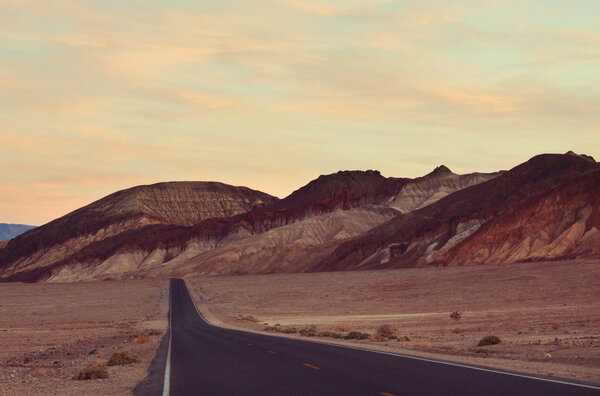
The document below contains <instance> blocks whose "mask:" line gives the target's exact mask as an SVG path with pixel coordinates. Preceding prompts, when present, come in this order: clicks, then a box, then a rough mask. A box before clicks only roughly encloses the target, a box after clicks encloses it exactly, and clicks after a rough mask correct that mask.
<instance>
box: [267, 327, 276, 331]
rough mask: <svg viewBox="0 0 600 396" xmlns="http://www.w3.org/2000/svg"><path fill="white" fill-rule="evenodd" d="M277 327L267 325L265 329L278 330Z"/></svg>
mask: <svg viewBox="0 0 600 396" xmlns="http://www.w3.org/2000/svg"><path fill="white" fill-rule="evenodd" d="M277 330H278V329H277V327H275V326H265V331H277Z"/></svg>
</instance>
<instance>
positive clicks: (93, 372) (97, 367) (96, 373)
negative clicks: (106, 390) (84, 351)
mask: <svg viewBox="0 0 600 396" xmlns="http://www.w3.org/2000/svg"><path fill="white" fill-rule="evenodd" d="M105 378H108V371H107V370H106V360H101V359H97V360H94V361H93V362H92V363H90V364H88V365H87V366H86V367H84V368H83V369H81V370H80V371H79V373H77V375H75V376H74V377H73V379H74V380H91V379H105Z"/></svg>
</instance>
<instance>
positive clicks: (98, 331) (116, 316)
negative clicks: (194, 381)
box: [0, 280, 169, 395]
mask: <svg viewBox="0 0 600 396" xmlns="http://www.w3.org/2000/svg"><path fill="white" fill-rule="evenodd" d="M168 286H169V282H168V280H142V281H119V282H81V283H62V284H61V283H39V284H22V283H4V284H0V395H48V394H60V395H82V394H113V395H124V394H131V390H132V389H133V388H134V387H135V386H136V384H137V383H139V382H140V381H142V379H143V378H144V377H145V376H146V370H147V369H148V366H149V365H150V362H151V361H152V359H153V358H154V356H155V354H156V349H157V347H158V344H159V342H160V338H161V337H162V334H164V332H165V330H166V327H167V312H168V301H169V296H168V291H169V289H168ZM146 329H157V330H159V331H160V333H161V335H154V336H150V337H148V340H147V342H145V343H134V340H135V339H136V336H138V335H141V334H142V333H143V332H144V330H146ZM137 342H139V340H138V341H137ZM120 350H127V351H129V352H131V353H132V354H136V355H139V357H140V358H141V363H140V364H133V365H127V366H112V367H108V368H107V371H108V373H109V378H107V379H94V380H85V381H83V380H73V379H72V377H73V376H74V375H76V374H77V373H78V372H79V370H81V369H82V368H83V367H85V366H86V365H88V364H89V363H91V362H93V361H95V360H98V359H102V360H106V359H108V358H109V357H110V356H111V354H112V353H114V352H116V351H120Z"/></svg>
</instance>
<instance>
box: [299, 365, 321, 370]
mask: <svg viewBox="0 0 600 396" xmlns="http://www.w3.org/2000/svg"><path fill="white" fill-rule="evenodd" d="M302 365H303V366H306V367H310V368H311V369H313V370H321V368H320V367H317V366H315V365H312V364H310V363H302Z"/></svg>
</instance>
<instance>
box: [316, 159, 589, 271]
mask: <svg viewBox="0 0 600 396" xmlns="http://www.w3.org/2000/svg"><path fill="white" fill-rule="evenodd" d="M599 170H600V165H599V164H598V163H596V161H594V160H593V159H592V158H590V157H588V156H579V155H576V154H574V153H567V154H564V155H557V154H545V155H539V156H536V157H534V158H532V159H531V160H529V161H527V162H526V163H524V164H521V165H519V166H517V167H515V168H513V169H511V170H510V171H508V172H505V173H503V174H502V175H500V176H498V177H496V178H494V179H491V180H489V181H486V182H483V183H480V184H477V185H474V186H472V187H469V188H465V189H463V190H460V191H457V192H455V193H453V194H450V195H448V196H446V197H445V198H442V199H440V200H439V201H437V202H435V203H433V204H431V205H429V206H426V207H423V208H421V209H418V210H416V211H414V212H410V213H406V214H402V215H400V216H397V217H395V218H393V219H392V220H390V221H388V222H386V223H384V224H382V225H381V226H378V227H376V228H374V229H372V230H370V231H368V232H366V233H364V234H362V235H360V236H357V237H355V238H352V239H349V240H347V241H344V242H343V243H341V244H340V245H339V246H337V247H336V249H335V250H334V252H333V253H332V254H331V255H330V256H329V257H327V258H326V259H324V260H322V261H321V262H320V263H319V265H317V266H316V267H315V269H314V270H318V271H332V270H349V269H378V268H404V267H418V266H426V265H472V264H487V263H506V262H516V261H522V260H545V259H562V258H571V257H597V256H598V251H597V248H595V247H593V246H591V245H593V244H590V241H591V240H592V239H590V238H593V237H594V235H595V233H596V231H597V229H598V228H600V222H599V220H600V216H598V215H597V211H598V207H597V205H595V202H596V198H595V195H594V188H595V186H596V185H597V182H596V181H597V178H598V177H599V176H598V171H599ZM594 238H595V237H594Z"/></svg>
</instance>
